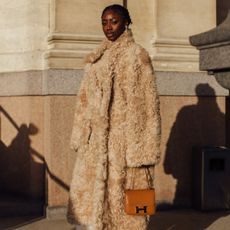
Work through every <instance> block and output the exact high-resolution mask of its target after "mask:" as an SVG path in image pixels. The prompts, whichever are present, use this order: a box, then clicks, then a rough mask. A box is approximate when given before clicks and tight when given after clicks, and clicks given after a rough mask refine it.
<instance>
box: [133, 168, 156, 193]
mask: <svg viewBox="0 0 230 230" xmlns="http://www.w3.org/2000/svg"><path fill="white" fill-rule="evenodd" d="M143 168H144V169H145V176H146V181H147V183H148V188H149V189H152V188H153V178H152V176H151V173H150V171H149V167H143ZM138 169H140V168H136V167H133V168H132V178H131V189H134V184H135V181H134V180H135V174H136V173H135V172H136V170H138Z"/></svg>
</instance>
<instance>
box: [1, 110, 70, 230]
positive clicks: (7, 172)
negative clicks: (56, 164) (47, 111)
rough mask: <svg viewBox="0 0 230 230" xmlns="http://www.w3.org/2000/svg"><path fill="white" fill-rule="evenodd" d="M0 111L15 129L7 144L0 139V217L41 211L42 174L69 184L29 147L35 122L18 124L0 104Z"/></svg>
mask: <svg viewBox="0 0 230 230" xmlns="http://www.w3.org/2000/svg"><path fill="white" fill-rule="evenodd" d="M0 114H1V115H2V116H3V115H4V116H5V117H6V118H7V120H8V121H9V122H10V123H11V124H12V125H13V127H14V128H15V129H16V130H17V135H16V136H15V137H14V139H13V140H12V141H11V143H10V145H9V146H6V145H5V144H4V142H3V141H2V140H0V217H7V216H26V215H27V216H28V215H44V207H45V206H46V203H47V202H46V197H45V195H46V191H45V189H46V176H45V174H46V173H47V174H48V175H49V176H50V178H51V179H52V180H54V181H55V182H56V183H57V184H58V185H60V186H61V187H62V188H64V189H65V190H69V186H68V185H67V184H65V183H64V182H63V181H62V180H61V179H60V178H58V177H57V176H56V175H55V174H54V173H52V172H51V171H50V169H49V167H48V164H47V163H46V161H45V158H44V157H43V156H42V155H41V154H40V153H38V152H37V151H36V150H34V149H33V148H32V147H31V140H30V136H31V135H36V134H37V133H38V131H39V130H38V128H37V127H36V126H35V125H34V124H29V125H26V124H21V125H20V126H18V125H17V124H16V122H15V121H14V120H13V119H12V117H11V116H10V115H9V114H8V113H7V112H6V111H5V110H4V108H2V107H1V106H0ZM0 128H1V127H0ZM34 157H35V158H37V159H39V160H40V162H39V161H34V160H33V158H34ZM3 207H4V208H3ZM1 210H2V211H1ZM0 227H2V224H0ZM8 227H9V226H8ZM1 229H2V228H1Z"/></svg>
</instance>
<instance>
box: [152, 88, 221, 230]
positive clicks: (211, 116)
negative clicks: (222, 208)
mask: <svg viewBox="0 0 230 230" xmlns="http://www.w3.org/2000/svg"><path fill="white" fill-rule="evenodd" d="M195 90H196V94H197V96H198V102H197V104H194V105H189V106H185V107H183V108H182V109H181V110H180V111H179V113H178V114H177V117H176V120H175V122H174V124H173V127H172V129H171V133H170V136H169V139H168V142H167V146H166V155H165V160H164V162H163V166H164V170H165V173H166V174H170V175H172V176H173V177H174V178H175V179H176V180H177V185H176V193H175V197H174V200H173V204H172V205H168V204H165V205H163V204H162V207H160V208H170V206H171V207H173V208H191V207H192V186H191V185H192V149H193V146H224V145H225V116H224V114H223V113H222V112H221V111H220V109H219V107H218V104H217V102H216V97H215V91H214V89H213V88H212V87H210V86H209V85H208V84H199V85H197V86H196V89H195ZM207 95H208V96H207ZM219 217H220V216H218V217H217V218H219ZM156 218H157V217H154V218H153V220H152V226H155V224H154V220H155V221H156ZM171 221H172V219H171ZM214 221H215V216H214V218H206V221H204V220H202V221H200V223H199V222H197V223H196V228H192V226H191V228H190V229H196V230H199V229H200V230H201V229H205V228H206V227H207V226H209V225H210V224H211V223H212V222H214ZM178 224H179V222H177V223H176V220H175V227H174V228H170V229H181V228H178V227H177V226H179V225H178ZM166 225H167V220H166ZM170 226H172V223H171V225H170ZM170 226H164V228H161V227H160V226H159V227H156V226H155V228H156V229H162V230H163V229H168V228H169V227H170ZM150 229H151V228H150ZM187 229H188V228H187Z"/></svg>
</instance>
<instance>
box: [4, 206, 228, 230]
mask: <svg viewBox="0 0 230 230" xmlns="http://www.w3.org/2000/svg"><path fill="white" fill-rule="evenodd" d="M6 229H18V230H73V229H74V228H73V226H71V225H69V224H68V223H67V222H66V220H65V219H63V220H47V219H41V218H40V219H36V218H35V217H34V218H33V219H31V217H30V218H4V219H0V230H6ZM203 229H208V230H230V212H209V213H204V212H199V211H194V210H175V211H161V212H158V213H157V214H156V215H155V216H153V217H152V218H151V222H150V226H149V228H148V230H203ZM118 230H119V229H118ZM127 230H128V229H127ZM130 230H132V229H130Z"/></svg>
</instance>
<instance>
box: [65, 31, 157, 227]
mask: <svg viewBox="0 0 230 230" xmlns="http://www.w3.org/2000/svg"><path fill="white" fill-rule="evenodd" d="M86 62H87V64H86V67H85V75H84V78H83V80H82V84H81V87H80V91H79V94H78V97H77V105H76V113H75V119H74V126H73V132H72V139H71V146H72V148H73V149H74V150H75V151H76V154H77V156H76V163H75V168H74V172H73V178H72V182H71V187H70V198H69V206H68V220H69V222H71V223H78V224H82V225H91V226H93V229H94V230H103V229H106V230H115V229H116V230H118V229H119V230H127V229H132V230H135V229H136V230H141V229H146V227H147V218H145V217H137V216H130V215H126V214H125V213H124V205H123V204H124V190H125V189H126V188H130V186H132V182H131V181H132V178H135V180H134V187H135V188H147V187H148V183H147V181H146V175H145V170H144V167H141V166H149V168H150V171H151V174H152V176H153V170H154V165H155V164H156V163H157V162H158V161H159V157H160V150H159V147H160V115H159V99H158V95H157V90H156V83H155V77H154V74H153V68H152V64H151V60H150V58H149V55H148V54H147V52H146V51H145V50H144V49H143V48H142V47H141V46H139V45H137V44H136V43H135V42H134V39H133V37H132V34H131V31H125V32H124V33H123V34H122V35H121V36H120V37H119V38H118V39H117V40H116V41H114V42H111V41H108V40H107V39H106V40H104V41H103V42H102V44H101V46H100V47H99V48H98V49H97V50H96V52H94V53H91V54H90V55H89V56H88V57H87V60H86ZM132 168H136V169H135V171H133V170H132ZM151 182H152V181H151Z"/></svg>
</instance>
